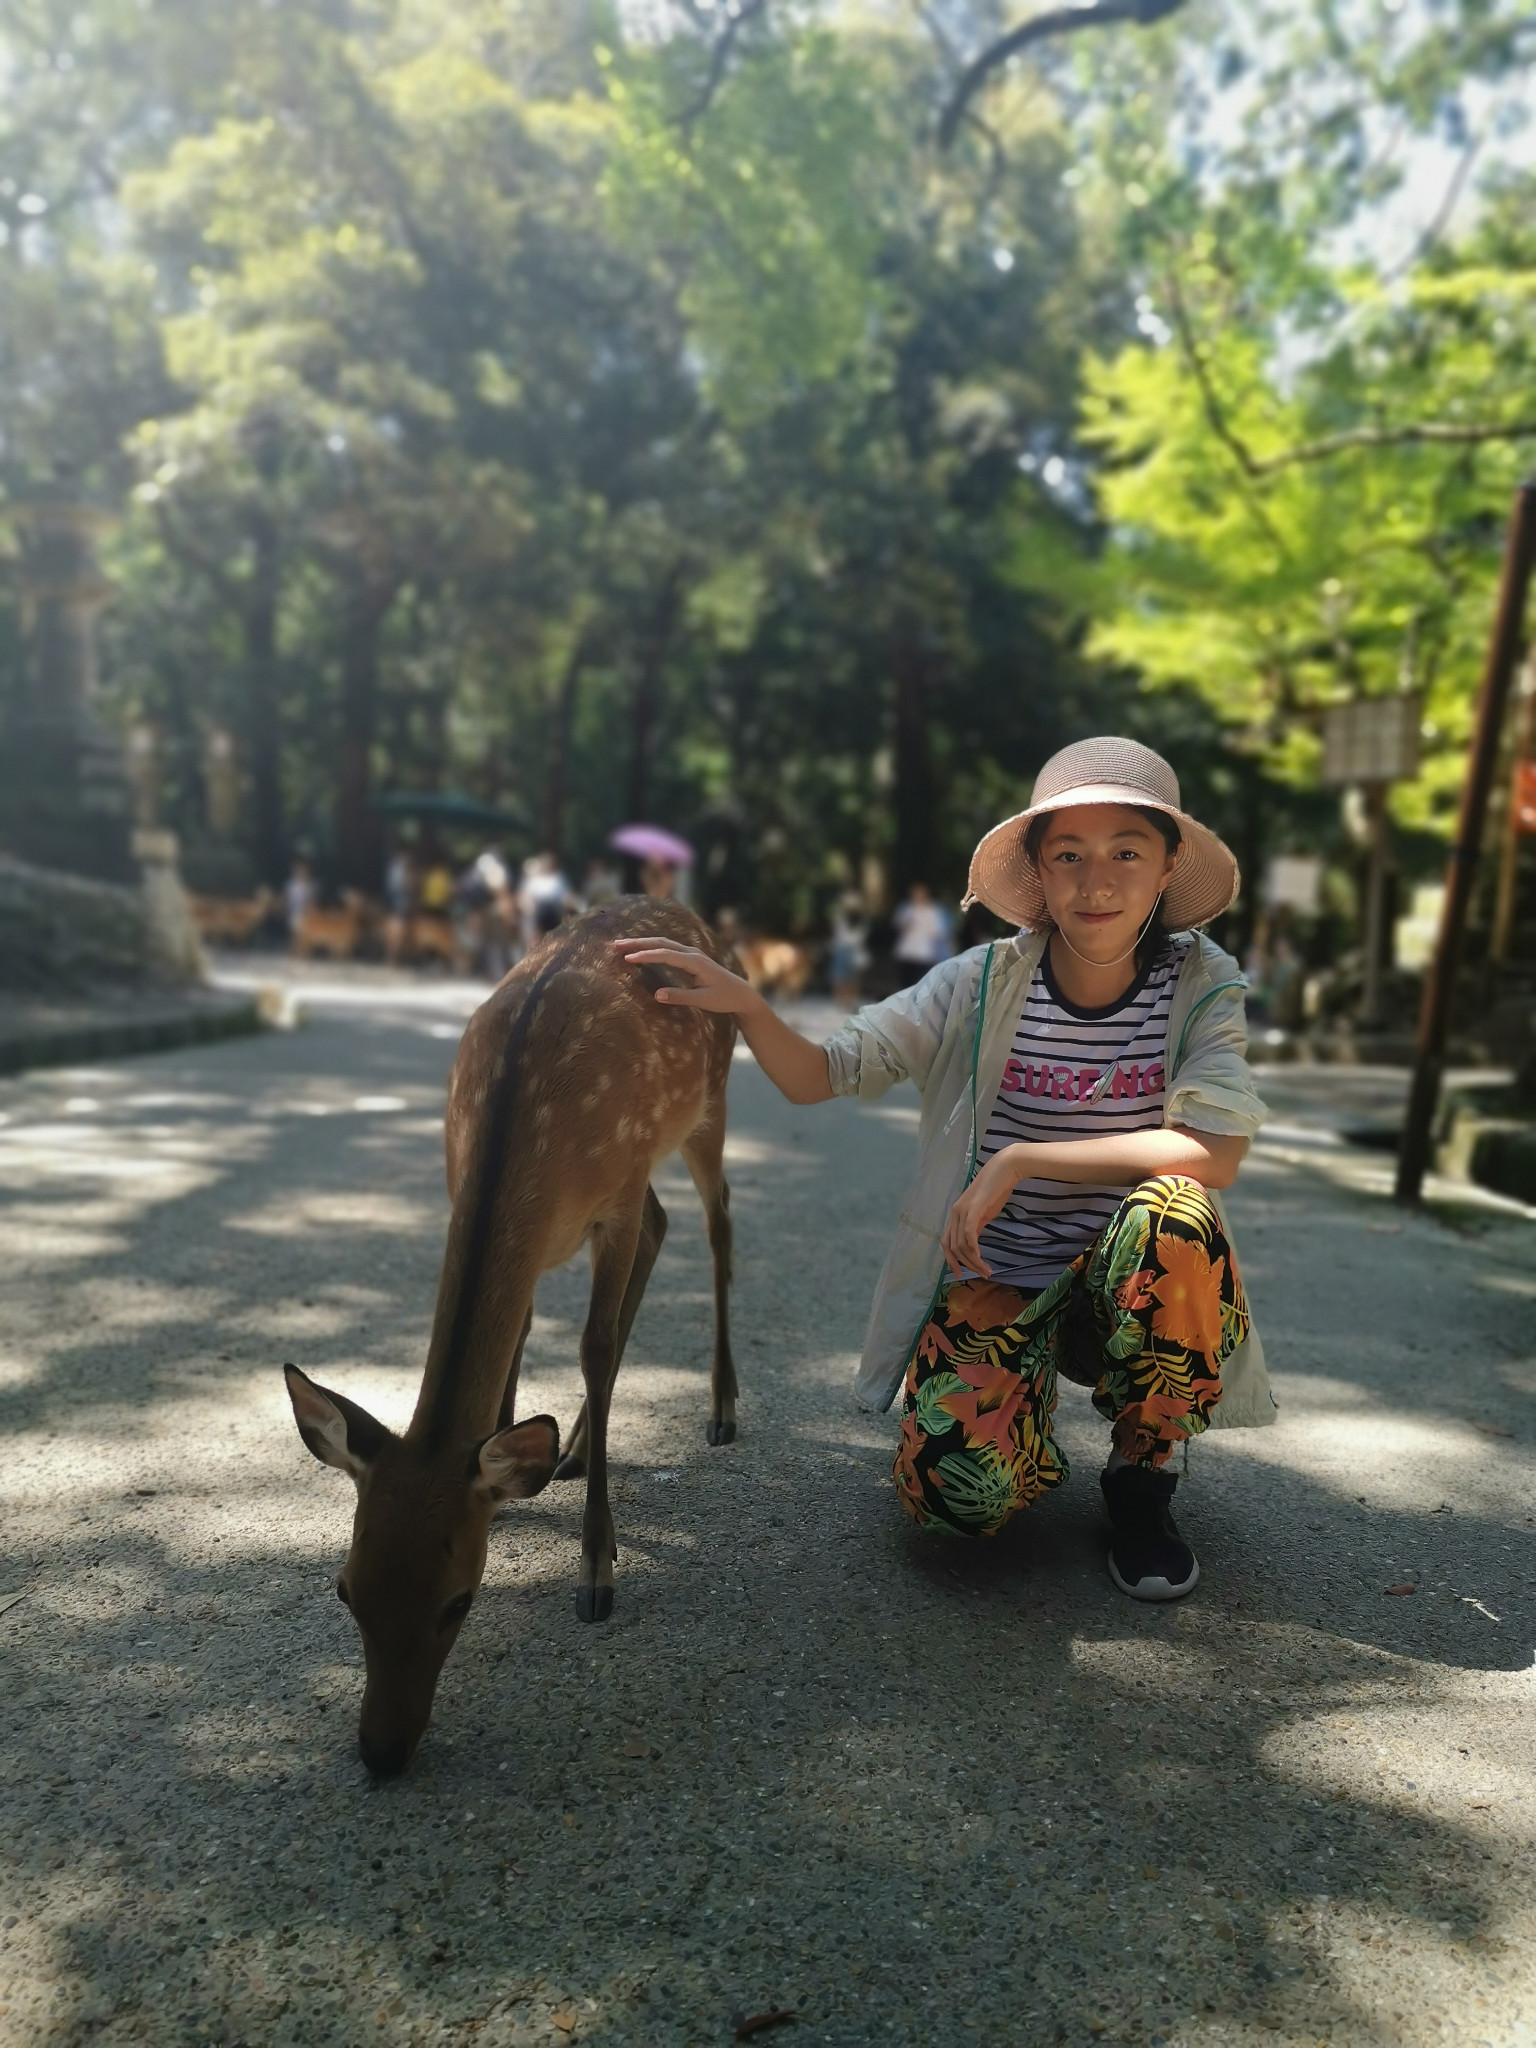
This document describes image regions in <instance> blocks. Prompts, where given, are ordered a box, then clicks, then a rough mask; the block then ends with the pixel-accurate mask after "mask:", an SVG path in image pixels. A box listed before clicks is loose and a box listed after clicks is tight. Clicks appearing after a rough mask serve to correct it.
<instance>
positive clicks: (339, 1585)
mask: <svg viewBox="0 0 1536 2048" xmlns="http://www.w3.org/2000/svg"><path fill="white" fill-rule="evenodd" d="M336 1598H337V1599H338V1600H339V1601H340V1602H341V1604H342V1606H343V1607H350V1606H351V1605H352V1595H351V1594H350V1593H349V1592H348V1591H347V1582H346V1580H345V1579H338V1580H337V1581H336Z"/></svg>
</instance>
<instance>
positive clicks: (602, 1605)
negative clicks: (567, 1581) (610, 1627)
mask: <svg viewBox="0 0 1536 2048" xmlns="http://www.w3.org/2000/svg"><path fill="white" fill-rule="evenodd" d="M612 1612H613V1588H612V1586H578V1587H577V1588H576V1619H577V1620H578V1621H606V1620H607V1619H608V1617H609V1615H610V1614H612Z"/></svg>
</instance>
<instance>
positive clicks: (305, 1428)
mask: <svg viewBox="0 0 1536 2048" xmlns="http://www.w3.org/2000/svg"><path fill="white" fill-rule="evenodd" d="M283 1377H284V1379H286V1380H287V1382H288V1398H289V1400H290V1401H291V1402H292V1403H293V1419H294V1421H295V1422H296V1423H297V1424H298V1425H299V1435H300V1436H301V1437H303V1439H304V1441H305V1443H306V1444H307V1445H308V1447H309V1449H310V1451H311V1452H313V1454H314V1456H315V1457H317V1458H318V1459H319V1460H320V1462H321V1464H322V1465H334V1466H335V1467H336V1469H337V1471H338V1472H346V1473H348V1474H349V1475H350V1476H351V1477H352V1478H353V1479H361V1478H362V1476H363V1474H364V1473H365V1472H366V1471H367V1469H368V1467H369V1466H370V1465H371V1464H372V1463H373V1461H374V1459H375V1458H376V1457H377V1456H378V1455H379V1452H380V1451H381V1450H383V1448H384V1446H385V1444H387V1443H388V1442H389V1431H388V1430H387V1429H386V1428H385V1427H384V1425H383V1423H382V1422H380V1421H378V1420H377V1419H376V1418H375V1417H374V1416H372V1415H370V1414H369V1413H368V1410H367V1409H366V1408H359V1407H358V1405H357V1403H356V1402H355V1401H349V1400H348V1399H347V1398H346V1396H345V1395H344V1394H333V1393H332V1392H331V1391H330V1389H329V1388H328V1387H317V1386H316V1385H315V1382H314V1381H313V1380H312V1379H310V1377H309V1376H308V1374H307V1373H302V1372H300V1371H299V1368H298V1367H297V1366H296V1365H285V1366H284V1367H283Z"/></svg>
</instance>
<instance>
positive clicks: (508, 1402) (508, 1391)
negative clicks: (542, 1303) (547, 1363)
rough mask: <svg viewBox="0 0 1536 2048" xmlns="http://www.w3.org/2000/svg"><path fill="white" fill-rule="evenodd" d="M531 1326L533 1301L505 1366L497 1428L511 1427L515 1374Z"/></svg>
mask: <svg viewBox="0 0 1536 2048" xmlns="http://www.w3.org/2000/svg"><path fill="white" fill-rule="evenodd" d="M532 1328H533V1303H532V1302H531V1301H530V1302H529V1304H528V1313H527V1315H525V1316H524V1317H523V1334H522V1335H521V1336H520V1337H519V1338H518V1340H517V1349H516V1350H515V1351H514V1352H513V1353H512V1363H511V1364H510V1365H509V1366H508V1367H507V1384H506V1386H505V1387H504V1388H503V1389H502V1395H501V1409H500V1412H499V1413H498V1414H497V1417H496V1427H497V1428H498V1429H510V1428H511V1427H512V1408H513V1404H514V1402H515V1401H516V1400H517V1375H518V1373H519V1372H520V1371H521V1370H522V1364H523V1346H524V1345H525V1344H526V1343H527V1342H528V1332H529V1331H530V1330H531V1329H532Z"/></svg>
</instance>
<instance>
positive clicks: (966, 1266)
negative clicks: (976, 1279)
mask: <svg viewBox="0 0 1536 2048" xmlns="http://www.w3.org/2000/svg"><path fill="white" fill-rule="evenodd" d="M1020 1150H1022V1148H1021V1147H1019V1146H1014V1145H1007V1146H1005V1147H1004V1148H1003V1150H1002V1151H1001V1152H995V1153H994V1154H993V1155H992V1157H991V1158H990V1159H989V1160H988V1161H987V1163H986V1165H985V1166H984V1167H982V1169H981V1171H980V1172H979V1173H978V1174H977V1176H976V1178H975V1179H974V1180H973V1181H972V1182H971V1184H970V1186H969V1187H968V1188H967V1189H966V1190H965V1192H964V1193H963V1194H962V1195H961V1197H960V1199H959V1201H958V1202H956V1204H955V1206H954V1207H953V1208H952V1209H951V1210H950V1212H949V1221H948V1222H947V1223H946V1224H945V1226H944V1238H943V1244H944V1256H945V1258H946V1259H947V1260H948V1261H949V1266H950V1270H951V1271H952V1272H953V1274H954V1276H955V1278H956V1279H957V1280H963V1279H964V1278H965V1276H966V1274H967V1273H979V1274H980V1275H981V1276H982V1278H983V1279H984V1280H990V1279H991V1278H992V1268H991V1267H990V1266H989V1265H988V1264H987V1262H986V1260H985V1259H984V1258H983V1257H982V1256H981V1245H980V1243H979V1239H980V1237H981V1233H982V1232H983V1231H984V1230H985V1229H986V1227H987V1225H988V1224H989V1223H990V1222H991V1221H992V1219H993V1217H994V1216H1000V1215H1001V1214H1002V1212H1003V1209H1004V1208H1005V1207H1006V1206H1007V1202H1008V1197H1009V1196H1010V1195H1011V1194H1012V1193H1013V1190H1014V1188H1015V1186H1016V1185H1017V1183H1018V1182H1019V1181H1020V1180H1022V1179H1023V1177H1024V1168H1023V1165H1022V1162H1021V1161H1020V1160H1019V1159H1018V1158H1017V1157H1015V1156H1014V1155H1015V1154H1017V1153H1018V1152H1019V1151H1020Z"/></svg>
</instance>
